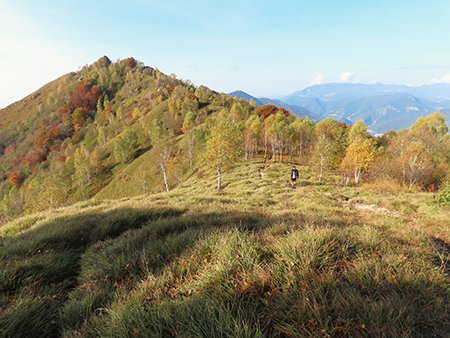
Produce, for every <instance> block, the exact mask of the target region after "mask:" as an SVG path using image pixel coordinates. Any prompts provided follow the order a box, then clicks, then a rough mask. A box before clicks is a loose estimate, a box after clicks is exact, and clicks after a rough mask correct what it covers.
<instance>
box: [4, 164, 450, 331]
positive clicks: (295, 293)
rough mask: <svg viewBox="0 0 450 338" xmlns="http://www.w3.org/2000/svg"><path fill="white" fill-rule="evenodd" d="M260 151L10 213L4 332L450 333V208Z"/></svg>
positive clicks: (422, 195) (421, 196)
mask: <svg viewBox="0 0 450 338" xmlns="http://www.w3.org/2000/svg"><path fill="white" fill-rule="evenodd" d="M290 168H291V165H289V164H283V163H277V162H275V163H273V162H269V163H266V162H265V161H264V159H263V158H262V157H260V156H256V157H255V158H253V159H250V160H248V161H240V162H238V163H237V166H236V167H235V169H233V170H232V171H229V172H228V173H225V174H224V178H223V180H224V182H223V186H224V188H223V190H222V192H221V193H220V194H217V193H216V192H215V184H216V178H215V177H214V176H213V175H208V176H204V175H203V174H200V173H198V174H195V175H193V176H191V177H190V178H189V179H187V180H186V181H185V182H183V183H182V184H180V185H179V186H178V188H176V189H174V190H172V191H170V192H164V193H161V194H155V195H146V196H144V195H143V196H139V197H134V198H126V199H122V200H117V201H112V200H96V199H93V200H90V201H87V202H82V203H78V204H75V205H73V206H71V207H69V208H61V209H56V210H51V211H46V212H41V213H37V214H31V215H28V216H25V217H22V218H20V219H18V220H16V221H14V222H11V223H8V224H6V225H4V226H3V227H1V228H0V246H1V248H2V250H1V251H0V265H1V266H2V270H1V273H0V294H1V296H0V297H1V298H0V332H2V336H4V337H36V338H39V337H98V336H101V337H106V336H113V337H130V336H137V337H168V336H180V337H348V336H352V337H368V336H370V337H399V336H402V337H445V336H447V333H448V332H450V325H449V323H450V311H449V310H450V308H449V304H450V293H449V291H448V290H449V287H450V280H449V277H448V272H449V271H448V266H447V260H448V257H447V252H448V248H449V246H448V244H447V243H450V232H449V229H450V228H449V226H450V224H449V220H450V217H448V216H449V211H450V210H449V209H448V207H438V206H436V205H434V204H433V203H430V202H431V200H432V195H431V194H429V193H414V192H411V191H408V190H402V189H400V190H396V191H394V190H391V191H390V192H389V193H386V192H381V190H367V189H362V188H360V187H343V186H341V185H340V184H336V183H337V182H339V181H340V179H339V177H338V176H336V175H335V174H327V175H326V177H325V178H324V180H323V181H322V182H318V181H317V179H316V177H315V175H311V171H310V169H309V168H308V167H305V166H298V168H299V171H300V178H299V181H298V187H297V189H296V190H293V189H290V188H289V189H288V188H287V184H288V182H287V178H288V174H289V172H290Z"/></svg>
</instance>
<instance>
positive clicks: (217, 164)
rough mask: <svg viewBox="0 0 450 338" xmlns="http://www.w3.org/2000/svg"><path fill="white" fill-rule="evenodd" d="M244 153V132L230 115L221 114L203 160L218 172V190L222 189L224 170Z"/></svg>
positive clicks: (208, 167)
mask: <svg viewBox="0 0 450 338" xmlns="http://www.w3.org/2000/svg"><path fill="white" fill-rule="evenodd" d="M241 153H242V132H241V130H240V128H239V127H238V126H237V125H236V124H234V123H232V122H231V120H230V119H229V118H228V116H225V115H224V114H219V115H218V116H217V118H216V121H215V124H214V125H213V127H212V128H211V135H210V136H209V137H208V139H207V141H206V149H205V152H204V154H203V158H202V160H203V161H202V162H203V164H204V166H205V168H206V169H207V170H209V171H210V172H213V171H216V172H217V192H220V189H221V179H222V172H223V171H224V170H226V169H227V168H229V167H231V166H233V164H234V162H235V161H236V159H237V158H238V157H239V156H240V155H241Z"/></svg>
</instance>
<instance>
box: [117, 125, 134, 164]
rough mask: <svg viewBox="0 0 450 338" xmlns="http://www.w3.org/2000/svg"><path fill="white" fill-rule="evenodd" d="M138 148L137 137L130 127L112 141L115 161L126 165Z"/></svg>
mask: <svg viewBox="0 0 450 338" xmlns="http://www.w3.org/2000/svg"><path fill="white" fill-rule="evenodd" d="M137 146H138V136H137V134H136V132H135V131H134V130H132V129H131V128H130V127H126V128H125V129H124V131H123V132H122V133H121V134H120V135H118V136H117V137H116V138H115V139H114V156H115V158H116V161H118V162H123V163H126V162H128V161H131V160H132V159H133V158H134V156H135V153H136V148H137Z"/></svg>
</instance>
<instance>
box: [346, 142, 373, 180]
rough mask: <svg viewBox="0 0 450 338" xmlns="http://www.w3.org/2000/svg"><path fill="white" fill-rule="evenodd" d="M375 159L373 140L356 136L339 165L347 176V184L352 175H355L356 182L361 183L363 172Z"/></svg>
mask: <svg viewBox="0 0 450 338" xmlns="http://www.w3.org/2000/svg"><path fill="white" fill-rule="evenodd" d="M374 159H375V147H374V145H373V142H372V141H371V140H370V139H361V138H355V139H354V141H353V142H352V143H351V144H350V145H349V146H348V148H347V152H346V154H345V157H344V159H343V161H342V162H341V164H340V166H339V169H340V172H341V174H342V176H343V177H344V178H345V184H346V185H347V184H348V182H349V180H350V175H353V176H354V179H355V183H359V180H360V178H361V173H362V172H363V170H365V169H367V167H368V166H369V165H370V164H371V163H372V162H373V160H374Z"/></svg>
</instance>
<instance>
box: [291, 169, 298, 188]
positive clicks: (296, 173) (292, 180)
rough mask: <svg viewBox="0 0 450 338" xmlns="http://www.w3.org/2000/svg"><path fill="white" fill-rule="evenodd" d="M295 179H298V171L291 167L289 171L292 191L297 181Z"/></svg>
mask: <svg viewBox="0 0 450 338" xmlns="http://www.w3.org/2000/svg"><path fill="white" fill-rule="evenodd" d="M297 177H298V170H297V169H295V166H293V167H292V171H291V185H292V189H295V183H296V181H297Z"/></svg>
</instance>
